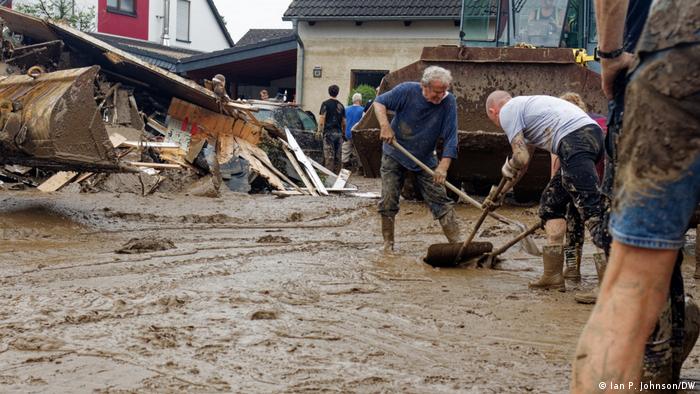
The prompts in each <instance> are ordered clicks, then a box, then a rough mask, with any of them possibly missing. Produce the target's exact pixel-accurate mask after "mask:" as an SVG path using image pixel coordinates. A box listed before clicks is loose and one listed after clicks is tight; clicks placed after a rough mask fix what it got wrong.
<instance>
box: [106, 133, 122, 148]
mask: <svg viewBox="0 0 700 394" xmlns="http://www.w3.org/2000/svg"><path fill="white" fill-rule="evenodd" d="M124 141H126V137H124V136H123V135H121V134H119V133H117V132H112V133H109V142H111V143H112V146H113V147H115V148H117V147H118V146H119V145H121V144H122V143H124Z"/></svg>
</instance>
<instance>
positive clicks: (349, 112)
mask: <svg viewBox="0 0 700 394" xmlns="http://www.w3.org/2000/svg"><path fill="white" fill-rule="evenodd" d="M363 109H364V108H363V107H362V106H361V105H354V104H353V105H351V106H350V107H347V108H345V138H347V139H352V126H354V125H356V124H357V122H359V121H360V119H362V112H363Z"/></svg>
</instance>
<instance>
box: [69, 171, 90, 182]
mask: <svg viewBox="0 0 700 394" xmlns="http://www.w3.org/2000/svg"><path fill="white" fill-rule="evenodd" d="M93 175H95V173H94V172H84V173H82V174H80V176H79V177H77V178H75V180H74V181H73V183H76V182H77V183H80V182H82V181H84V180H86V179H88V178H90V177H91V176H93Z"/></svg>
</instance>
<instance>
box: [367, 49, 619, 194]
mask: <svg viewBox="0 0 700 394" xmlns="http://www.w3.org/2000/svg"><path fill="white" fill-rule="evenodd" d="M433 65H435V66H441V67H444V68H446V69H448V70H450V71H451V73H452V77H453V83H452V86H451V88H450V92H451V93H452V94H453V95H454V96H455V98H456V99H457V127H458V129H459V157H458V158H457V160H456V161H453V162H452V165H451V167H450V172H449V173H448V179H450V180H451V181H453V183H454V184H459V183H462V184H463V186H464V187H465V190H467V191H468V192H474V193H478V194H483V195H485V194H488V191H489V189H490V187H491V185H496V184H498V182H499V180H500V177H501V171H500V170H501V166H502V165H503V162H504V161H505V159H506V157H507V156H508V155H510V153H511V148H510V145H509V144H508V140H507V138H506V136H505V134H504V133H503V131H502V130H500V129H499V128H497V127H496V126H495V125H494V124H493V123H491V121H490V120H489V119H488V117H487V116H486V109H485V106H486V97H487V96H488V95H489V94H490V93H491V92H492V91H494V90H496V89H501V90H506V91H510V92H511V93H512V94H513V95H536V94H547V95H553V96H559V95H561V94H562V93H564V92H566V91H573V92H576V93H579V94H580V95H581V96H582V97H583V99H584V101H585V102H586V103H587V104H588V106H589V107H590V108H591V110H592V111H593V112H597V113H605V112H606V109H605V108H606V101H605V98H604V97H603V94H602V91H601V89H600V75H598V74H597V73H596V72H594V71H592V70H590V69H588V68H586V67H583V66H581V65H580V64H577V63H576V60H575V56H574V51H573V50H571V49H566V48H534V49H533V48H496V47H494V48H470V47H454V46H453V47H426V48H424V49H423V53H422V55H421V59H420V60H419V61H417V62H415V63H412V64H410V65H408V66H406V67H403V68H400V69H398V70H396V71H393V72H391V73H389V74H387V75H386V76H385V77H384V79H383V81H382V84H381V86H380V93H382V92H386V91H388V90H390V89H392V88H393V87H395V86H396V85H398V84H399V83H401V82H406V81H419V80H420V78H421V76H422V74H423V70H425V68H427V67H428V66H433ZM353 145H354V146H355V148H356V149H357V151H358V156H359V158H360V161H361V162H362V166H363V169H364V171H365V175H366V176H379V166H380V163H381V143H380V142H379V124H378V123H377V120H376V117H375V116H374V114H373V111H370V112H368V114H367V115H365V116H364V117H363V118H362V120H361V121H360V123H359V124H358V125H357V126H355V128H354V129H353ZM549 166H550V159H549V153H547V152H545V151H541V150H538V151H537V152H536V153H535V157H534V158H533V161H532V162H531V164H530V169H529V170H528V172H527V174H526V175H525V178H524V179H523V180H522V181H521V182H520V183H519V184H518V185H517V186H516V188H515V190H514V191H515V194H516V198H519V197H520V199H522V200H531V199H533V198H537V197H538V196H539V194H540V193H541V192H542V190H543V189H544V187H545V186H546V184H547V182H548V181H549V171H550V169H549Z"/></svg>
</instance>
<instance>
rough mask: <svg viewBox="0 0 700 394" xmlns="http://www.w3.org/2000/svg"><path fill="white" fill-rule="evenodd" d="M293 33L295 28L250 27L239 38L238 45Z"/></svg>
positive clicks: (250, 43) (255, 42)
mask: <svg viewBox="0 0 700 394" xmlns="http://www.w3.org/2000/svg"><path fill="white" fill-rule="evenodd" d="M293 35H294V30H292V29H250V30H248V32H247V33H245V35H243V37H241V39H240V40H238V42H237V43H236V46H237V47H242V46H246V45H252V44H257V43H260V42H263V41H269V40H273V39H276V38H282V37H288V36H293Z"/></svg>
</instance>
